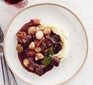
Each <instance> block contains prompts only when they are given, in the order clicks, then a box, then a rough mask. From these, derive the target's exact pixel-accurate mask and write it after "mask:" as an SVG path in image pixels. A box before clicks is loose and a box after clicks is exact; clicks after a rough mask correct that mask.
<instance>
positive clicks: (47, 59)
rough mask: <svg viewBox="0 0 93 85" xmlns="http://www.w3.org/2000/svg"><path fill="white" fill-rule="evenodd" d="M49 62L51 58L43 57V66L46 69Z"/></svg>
mask: <svg viewBox="0 0 93 85" xmlns="http://www.w3.org/2000/svg"><path fill="white" fill-rule="evenodd" d="M51 60H52V57H45V58H44V62H43V63H44V66H45V67H47V66H48V65H49V64H50V62H51Z"/></svg>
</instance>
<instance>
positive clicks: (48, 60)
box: [43, 47, 54, 67]
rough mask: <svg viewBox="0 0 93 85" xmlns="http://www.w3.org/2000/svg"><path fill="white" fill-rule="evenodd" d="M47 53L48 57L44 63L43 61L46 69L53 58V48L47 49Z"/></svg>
mask: <svg viewBox="0 0 93 85" xmlns="http://www.w3.org/2000/svg"><path fill="white" fill-rule="evenodd" d="M48 53H49V56H45V58H44V61H43V64H44V66H45V67H47V66H48V65H49V64H50V62H51V60H52V58H53V55H54V51H53V47H50V48H49V49H48Z"/></svg>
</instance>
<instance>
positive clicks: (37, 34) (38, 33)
mask: <svg viewBox="0 0 93 85" xmlns="http://www.w3.org/2000/svg"><path fill="white" fill-rule="evenodd" d="M42 37H43V32H42V31H41V30H39V31H37V32H36V38H37V39H41V38H42Z"/></svg>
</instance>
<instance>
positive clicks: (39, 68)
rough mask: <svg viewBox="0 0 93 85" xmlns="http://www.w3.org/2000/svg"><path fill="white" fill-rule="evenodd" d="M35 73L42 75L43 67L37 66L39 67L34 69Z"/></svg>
mask: <svg viewBox="0 0 93 85" xmlns="http://www.w3.org/2000/svg"><path fill="white" fill-rule="evenodd" d="M36 73H37V74H38V75H42V74H44V66H43V65H39V66H38V67H37V68H36Z"/></svg>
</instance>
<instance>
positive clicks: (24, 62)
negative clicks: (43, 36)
mask: <svg viewBox="0 0 93 85" xmlns="http://www.w3.org/2000/svg"><path fill="white" fill-rule="evenodd" d="M29 63H30V62H29V60H28V59H27V58H25V59H24V60H23V64H24V66H25V67H27V66H28V64H29Z"/></svg>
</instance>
